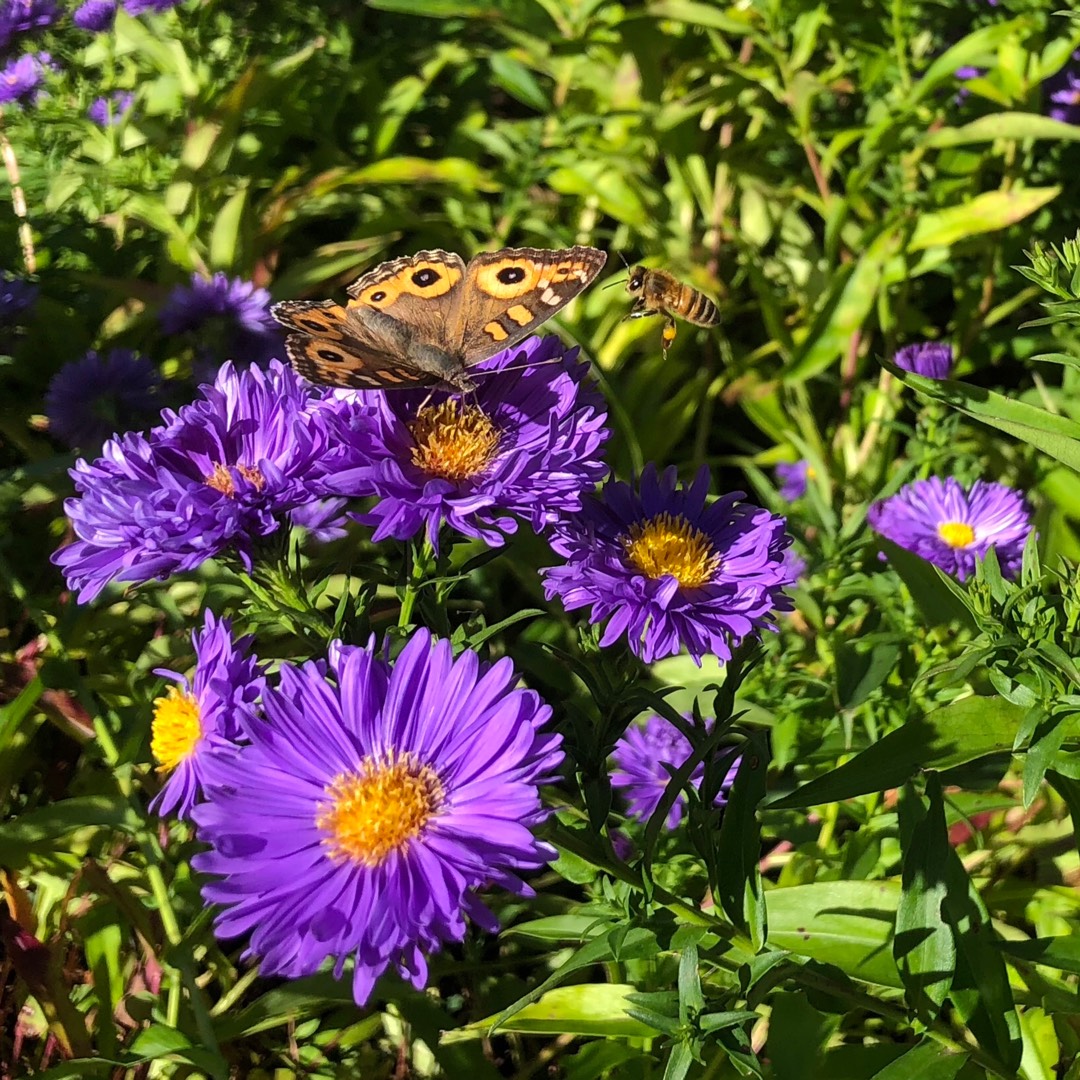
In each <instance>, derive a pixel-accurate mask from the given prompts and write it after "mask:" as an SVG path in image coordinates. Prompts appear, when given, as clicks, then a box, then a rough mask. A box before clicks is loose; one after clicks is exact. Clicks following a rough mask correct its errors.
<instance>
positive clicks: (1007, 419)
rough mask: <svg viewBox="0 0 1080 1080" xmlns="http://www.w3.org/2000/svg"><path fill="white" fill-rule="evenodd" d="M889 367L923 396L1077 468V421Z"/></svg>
mask: <svg viewBox="0 0 1080 1080" xmlns="http://www.w3.org/2000/svg"><path fill="white" fill-rule="evenodd" d="M886 363H887V366H888V367H889V370H890V371H892V372H893V373H894V374H895V375H896V376H897V377H898V378H900V379H901V380H902V381H903V382H905V383H906V384H907V385H908V386H910V387H912V389H914V390H917V391H918V392H919V393H920V394H922V395H923V396H924V397H928V398H932V399H933V400H935V401H943V402H944V403H945V404H946V405H949V406H951V407H952V408H954V409H958V410H959V411H960V412H962V413H965V414H966V415H967V416H970V417H972V418H973V419H975V420H981V421H983V423H986V424H990V425H992V426H993V427H996V428H998V429H999V430H1001V431H1004V432H1007V433H1008V434H1009V435H1012V436H1014V437H1015V438H1017V439H1020V440H1021V441H1022V442H1026V443H1028V444H1030V445H1031V446H1034V447H1035V449H1036V450H1041V451H1042V452H1043V453H1044V454H1048V455H1049V456H1050V457H1052V458H1056V459H1057V460H1058V461H1060V462H1061V463H1062V464H1063V465H1068V466H1069V468H1070V469H1074V470H1076V471H1077V472H1080V424H1078V423H1076V421H1074V420H1070V419H1069V418H1068V417H1065V416H1059V415H1057V414H1056V413H1051V412H1047V411H1046V410H1045V409H1040V408H1037V407H1036V406H1034V405H1028V404H1027V403H1026V402H1023V401H1017V400H1015V399H1014V398H1008V397H1005V396H1004V395H1003V394H997V393H994V392H993V391H992V390H984V389H982V387H979V386H971V385H969V384H968V383H962V382H956V381H954V380H952V379H924V378H923V377H922V376H921V375H913V374H912V373H911V372H905V371H901V370H900V369H899V368H896V367H893V365H892V364H888V362H886Z"/></svg>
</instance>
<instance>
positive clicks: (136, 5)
mask: <svg viewBox="0 0 1080 1080" xmlns="http://www.w3.org/2000/svg"><path fill="white" fill-rule="evenodd" d="M180 3H181V0H124V10H125V11H126V12H127V13H128V14H129V15H143V14H145V13H146V12H148V11H152V12H155V13H160V12H162V11H171V10H172V9H173V8H174V7H176V6H177V5H178V4H180Z"/></svg>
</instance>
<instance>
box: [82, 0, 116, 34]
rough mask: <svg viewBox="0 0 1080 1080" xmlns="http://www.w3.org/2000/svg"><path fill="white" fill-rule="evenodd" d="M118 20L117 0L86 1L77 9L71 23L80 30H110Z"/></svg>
mask: <svg viewBox="0 0 1080 1080" xmlns="http://www.w3.org/2000/svg"><path fill="white" fill-rule="evenodd" d="M115 18H116V0H86V3H85V4H82V5H81V6H80V7H78V8H76V9H75V13H74V14H73V15H72V16H71V21H72V22H73V23H74V24H75V25H76V26H77V27H78V28H79V29H80V30H93V31H94V32H97V31H99V30H108V29H109V27H110V26H112V24H113V20H114V19H115Z"/></svg>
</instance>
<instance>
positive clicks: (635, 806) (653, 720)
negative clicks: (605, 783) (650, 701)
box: [611, 715, 739, 829]
mask: <svg viewBox="0 0 1080 1080" xmlns="http://www.w3.org/2000/svg"><path fill="white" fill-rule="evenodd" d="M687 719H689V717H688V718H687ZM711 726H712V725H711V724H707V728H708V727H711ZM692 750H693V748H692V747H691V745H690V740H689V739H688V738H687V737H686V736H685V735H684V734H683V733H682V732H681V731H680V730H679V729H678V728H677V727H676V726H675V725H674V724H673V723H671V721H670V720H667V719H665V718H664V717H662V716H656V715H653V716H650V717H649V718H648V719H647V720H646V721H645V723H644V724H641V725H634V726H632V727H630V728H628V729H627V731H626V732H625V734H624V735H623V736H622V738H621V739H619V741H618V743H616V745H615V750H614V751H613V753H612V755H611V757H612V761H613V762H614V763H615V767H614V768H613V769H612V770H611V786H612V787H613V788H615V789H616V790H618V791H621V792H622V795H623V798H624V799H625V800H626V804H627V809H628V812H629V814H630V816H631V817H632V818H635V819H636V820H638V821H640V822H641V823H642V824H644V823H645V822H647V821H648V820H649V818H651V817H652V816H653V814H654V813H655V812H656V808H657V807H658V806H659V805H660V800H661V799H662V798H663V797H664V792H665V791H666V790H667V787H668V785H669V784H670V783H671V776H672V773H674V772H676V771H677V770H679V769H681V768H682V767H683V765H685V764H686V762H687V760H688V759H689V757H690V755H691V753H692ZM727 755H728V759H729V760H730V762H731V763H730V765H729V767H728V770H727V773H726V775H725V776H724V779H723V780H722V781H721V784H720V790H719V791H718V792H717V793H716V805H717V806H723V805H724V804H725V803H726V802H727V796H728V793H729V792H730V791H731V785H732V784H733V783H734V782H735V774H736V773H737V772H738V770H739V757H738V756H737V755H735V754H734V752H733V751H731V750H728V751H727ZM704 778H705V763H704V762H699V763H698V765H697V766H696V768H695V769H694V771H693V772H692V773H691V774H690V781H689V782H690V783H691V784H692V785H693V786H694V787H695V788H700V787H701V781H702V780H704ZM686 801H687V799H686V792H685V791H680V792H679V795H678V798H677V799H676V800H675V802H674V803H672V805H671V809H670V810H668V814H667V818H666V819H665V825H666V826H667V828H668V829H675V828H677V827H678V825H679V822H680V821H682V817H683V812H684V809H685V807H686Z"/></svg>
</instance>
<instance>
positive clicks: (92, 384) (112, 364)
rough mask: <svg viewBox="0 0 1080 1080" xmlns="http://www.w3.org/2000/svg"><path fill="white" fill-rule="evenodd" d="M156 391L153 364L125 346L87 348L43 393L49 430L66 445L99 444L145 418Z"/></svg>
mask: <svg viewBox="0 0 1080 1080" xmlns="http://www.w3.org/2000/svg"><path fill="white" fill-rule="evenodd" d="M160 389H161V377H160V376H159V375H158V371H157V368H155V367H154V365H153V364H151V363H150V361H149V360H147V359H145V358H144V357H141V356H137V355H136V354H135V353H133V352H131V351H130V350H129V349H112V350H110V351H109V352H107V353H105V354H104V355H101V354H100V353H96V352H93V351H91V352H88V353H87V354H86V355H85V356H84V357H82V359H81V360H73V361H71V363H69V364H65V365H64V366H63V367H62V368H61V369H60V370H59V371H58V372H57V373H56V374H55V375H54V376H53V378H52V381H51V382H50V383H49V389H48V390H47V391H46V393H45V412H46V415H47V416H48V417H49V430H50V431H51V432H52V433H53V434H54V435H56V436H57V437H58V438H60V439H62V440H63V441H64V442H66V443H67V444H68V446H72V447H75V446H81V447H83V448H84V449H90V448H95V449H96V448H97V447H99V446H100V445H101V444H102V443H103V442H104V441H105V440H106V439H107V438H108V437H109V436H110V435H112V434H113V433H114V432H118V431H127V430H129V429H130V428H134V427H141V426H142V425H143V424H144V423H145V421H146V420H148V419H150V417H151V416H152V414H153V412H154V408H155V405H156V400H155V399H156V397H157V394H158V392H159V391H160Z"/></svg>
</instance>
